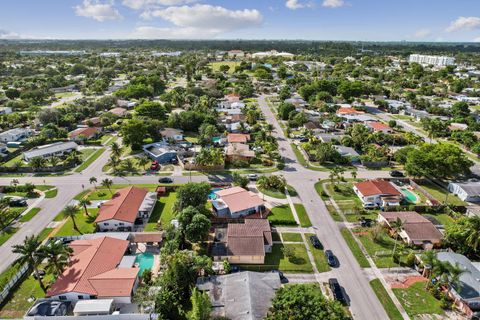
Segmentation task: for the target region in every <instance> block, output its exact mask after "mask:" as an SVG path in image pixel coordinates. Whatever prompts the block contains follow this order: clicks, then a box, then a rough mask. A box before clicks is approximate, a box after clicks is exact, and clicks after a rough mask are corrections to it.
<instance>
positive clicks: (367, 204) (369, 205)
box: [363, 203, 378, 209]
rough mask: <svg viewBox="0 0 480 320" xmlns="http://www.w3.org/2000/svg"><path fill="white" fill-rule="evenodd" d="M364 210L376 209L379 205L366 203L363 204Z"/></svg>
mask: <svg viewBox="0 0 480 320" xmlns="http://www.w3.org/2000/svg"><path fill="white" fill-rule="evenodd" d="M363 208H364V209H376V208H378V205H377V204H375V203H364V204H363Z"/></svg>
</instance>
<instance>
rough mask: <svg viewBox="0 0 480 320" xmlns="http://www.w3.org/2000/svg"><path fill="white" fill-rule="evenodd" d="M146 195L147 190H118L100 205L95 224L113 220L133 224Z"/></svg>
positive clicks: (131, 188) (134, 188) (129, 188)
mask: <svg viewBox="0 0 480 320" xmlns="http://www.w3.org/2000/svg"><path fill="white" fill-rule="evenodd" d="M147 193H148V191H147V189H143V188H136V187H128V188H124V189H120V190H118V191H117V192H116V193H115V194H114V196H113V198H112V199H111V200H108V201H107V202H105V203H103V204H102V206H101V207H100V210H99V211H98V216H97V219H95V222H101V221H106V220H111V219H115V220H120V221H126V222H131V223H134V222H135V219H136V218H137V214H138V209H139V208H140V205H141V204H142V202H143V200H144V199H145V196H146V195H147Z"/></svg>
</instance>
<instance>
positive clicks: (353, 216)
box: [340, 208, 378, 222]
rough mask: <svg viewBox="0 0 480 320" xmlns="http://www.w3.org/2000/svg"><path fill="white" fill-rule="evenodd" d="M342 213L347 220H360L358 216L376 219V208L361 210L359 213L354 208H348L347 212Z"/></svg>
mask: <svg viewBox="0 0 480 320" xmlns="http://www.w3.org/2000/svg"><path fill="white" fill-rule="evenodd" d="M340 209H342V208H340ZM343 211H345V210H343ZM344 214H345V218H346V219H347V221H348V222H357V221H359V220H360V217H364V218H366V219H372V220H376V219H377V217H378V210H363V211H361V212H360V213H355V210H352V209H350V211H349V212H348V213H344Z"/></svg>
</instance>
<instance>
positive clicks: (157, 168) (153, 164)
mask: <svg viewBox="0 0 480 320" xmlns="http://www.w3.org/2000/svg"><path fill="white" fill-rule="evenodd" d="M150 170H152V171H157V170H160V164H158V162H157V161H153V162H152V165H151V166H150Z"/></svg>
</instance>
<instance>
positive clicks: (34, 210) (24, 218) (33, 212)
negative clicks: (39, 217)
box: [20, 208, 41, 222]
mask: <svg viewBox="0 0 480 320" xmlns="http://www.w3.org/2000/svg"><path fill="white" fill-rule="evenodd" d="M40 210H41V209H40V208H32V209H31V210H30V211H29V212H27V214H25V215H23V216H21V217H20V222H27V221H30V220H31V219H32V218H33V217H35V215H36V214H37V213H38V212H40Z"/></svg>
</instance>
